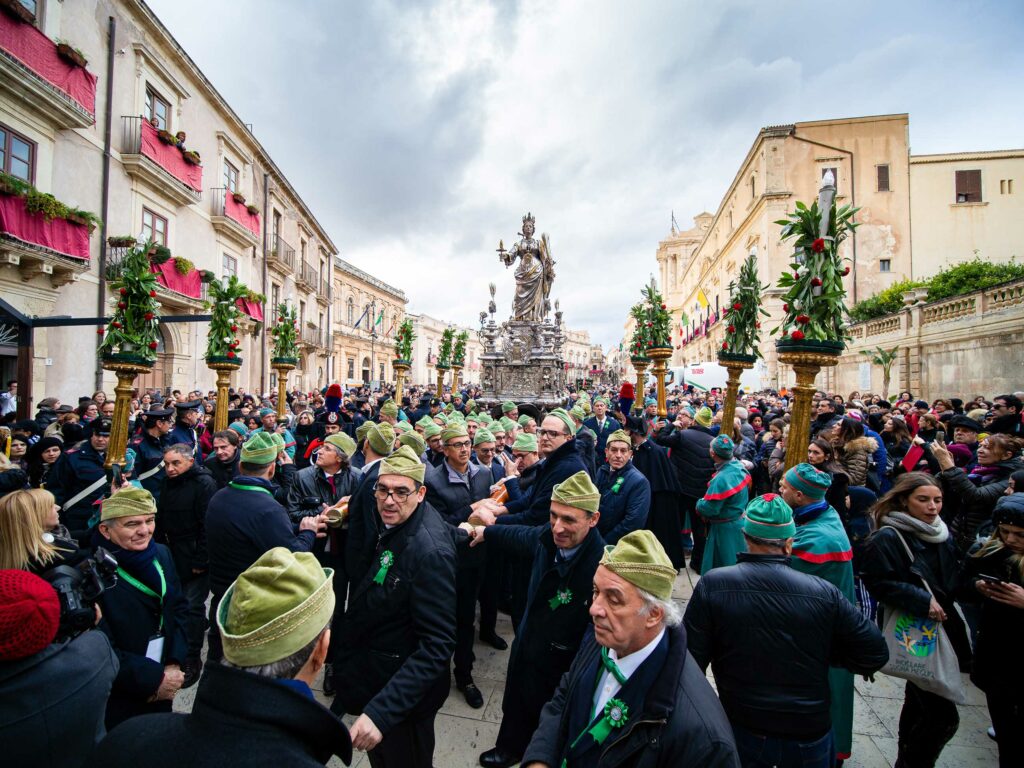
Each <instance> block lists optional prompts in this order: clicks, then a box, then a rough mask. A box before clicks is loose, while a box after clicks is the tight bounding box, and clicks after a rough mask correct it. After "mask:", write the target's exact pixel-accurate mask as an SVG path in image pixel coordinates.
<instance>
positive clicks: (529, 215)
mask: <svg viewBox="0 0 1024 768" xmlns="http://www.w3.org/2000/svg"><path fill="white" fill-rule="evenodd" d="M526 222H530V223H531V224H536V223H537V220H536V219H535V218H533V214H532V213H529V212H527V214H526V215H525V216H523V224H526Z"/></svg>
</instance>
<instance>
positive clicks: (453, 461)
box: [424, 423, 497, 709]
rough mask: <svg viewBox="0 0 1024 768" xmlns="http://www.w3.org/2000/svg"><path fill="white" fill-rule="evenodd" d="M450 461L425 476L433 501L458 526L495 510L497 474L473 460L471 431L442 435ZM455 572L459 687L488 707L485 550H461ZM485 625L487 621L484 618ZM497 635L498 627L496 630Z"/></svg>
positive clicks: (454, 427)
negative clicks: (481, 655)
mask: <svg viewBox="0 0 1024 768" xmlns="http://www.w3.org/2000/svg"><path fill="white" fill-rule="evenodd" d="M441 441H442V443H443V444H444V453H445V460H444V463H443V464H441V466H439V467H430V468H429V469H428V470H427V471H426V473H425V475H424V484H425V485H426V487H427V497H426V498H427V503H428V504H430V506H432V507H433V508H434V509H436V510H437V512H438V514H440V515H441V517H442V518H443V519H444V520H445V522H447V523H448V524H449V525H451V526H453V527H458V526H459V525H460V524H461V523H465V522H468V521H469V518H470V515H472V514H473V513H474V512H476V511H477V510H478V509H483V508H489V509H494V508H495V507H496V506H497V505H496V504H495V503H494V501H492V500H491V498H490V493H491V481H492V476H491V472H490V470H488V469H485V468H484V467H481V466H480V465H479V464H474V463H473V462H471V461H470V460H469V457H470V452H471V451H472V445H471V441H470V438H469V432H468V431H467V430H466V428H465V427H464V426H462V425H461V424H457V423H453V424H451V425H449V426H447V427H445V428H444V431H442V432H441ZM457 554H458V565H457V568H456V571H455V658H454V661H455V687H456V688H458V689H459V691H461V692H462V695H463V696H465V697H466V703H467V704H469V706H471V707H473V709H480V708H481V707H482V706H483V705H484V696H483V694H482V693H481V692H480V689H479V688H477V687H476V684H475V683H474V682H473V662H474V661H475V660H476V657H475V656H474V654H473V628H474V623H475V620H476V599H477V595H478V594H479V592H480V583H481V580H482V577H483V573H484V569H485V567H486V557H487V553H486V551H485V550H484V549H480V548H475V549H473V550H470V548H469V544H468V543H463V544H461V545H460V546H459V548H458V552H457ZM481 624H483V618H481ZM492 631H493V627H492Z"/></svg>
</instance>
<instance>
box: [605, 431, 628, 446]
mask: <svg viewBox="0 0 1024 768" xmlns="http://www.w3.org/2000/svg"><path fill="white" fill-rule="evenodd" d="M612 443H625V444H626V445H627V446H629V447H630V448H632V447H633V441H632V440H631V439H630V437H629V432H627V431H626V430H624V429H616V430H615V431H614V432H612V433H611V434H610V435H608V439H607V440H605V443H604V444H605V445H606V446H608V445H611V444H612Z"/></svg>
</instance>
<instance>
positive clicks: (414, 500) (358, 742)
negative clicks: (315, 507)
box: [331, 425, 468, 768]
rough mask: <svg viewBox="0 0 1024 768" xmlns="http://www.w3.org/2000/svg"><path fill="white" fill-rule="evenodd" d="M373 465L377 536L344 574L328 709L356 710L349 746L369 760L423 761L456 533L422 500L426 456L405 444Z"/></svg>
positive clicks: (441, 695) (440, 668)
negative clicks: (354, 569)
mask: <svg viewBox="0 0 1024 768" xmlns="http://www.w3.org/2000/svg"><path fill="white" fill-rule="evenodd" d="M382 426H383V425H382ZM462 440H465V438H462ZM452 442H459V439H458V438H456V439H455V440H453V441H452ZM467 461H468V458H467ZM374 469H375V470H376V477H375V479H374V481H373V483H372V484H371V486H370V487H371V490H372V496H373V499H374V504H375V508H374V511H373V514H372V526H373V531H374V535H375V541H374V542H372V543H371V546H370V555H371V557H370V559H369V561H366V562H365V565H364V567H363V570H362V572H360V573H358V574H357V575H355V576H354V578H353V581H352V587H351V590H350V593H349V602H348V608H347V611H346V614H345V621H344V622H343V624H342V626H341V629H340V634H341V641H340V643H339V648H340V651H339V654H338V658H337V660H336V662H335V668H334V674H335V680H336V681H337V695H336V696H335V699H334V702H333V703H332V704H331V711H332V712H334V713H335V714H337V715H341V714H343V713H346V712H347V713H349V714H351V715H358V717H357V718H356V720H355V722H354V723H353V724H352V727H351V728H350V729H349V732H350V734H351V737H352V746H353V747H354V748H355V749H357V750H360V751H364V752H368V753H369V755H368V757H369V761H370V765H371V766H373V768H406V766H411V767H412V768H429V766H431V765H433V756H434V720H435V718H436V717H437V711H438V710H439V709H440V708H441V705H442V704H443V703H444V701H445V699H446V698H447V697H448V690H449V685H450V683H449V671H448V660H449V659H450V658H451V655H452V651H453V650H454V649H455V602H456V597H455V593H456V587H455V582H456V576H455V567H456V554H455V538H456V537H455V536H453V535H452V530H451V527H450V526H449V525H448V524H447V523H445V521H444V520H443V519H442V518H441V516H440V515H439V514H438V513H437V511H436V510H435V509H434V508H433V507H432V506H431V505H430V504H425V503H424V500H425V497H426V493H427V491H426V488H425V487H424V485H423V481H424V476H425V473H426V466H425V465H424V464H423V463H422V462H420V459H419V457H418V456H417V455H416V453H415V451H414V450H413V449H412V448H410V447H409V446H406V445H403V446H402V447H401V448H399V449H398V450H397V451H395V452H394V453H393V454H391V455H390V456H388V457H387V458H384V459H382V460H381V461H380V462H379V464H378V465H377V466H375V467H374ZM462 538H465V537H464V536H462ZM350 540H351V539H350Z"/></svg>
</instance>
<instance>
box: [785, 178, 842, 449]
mask: <svg viewBox="0 0 1024 768" xmlns="http://www.w3.org/2000/svg"><path fill="white" fill-rule="evenodd" d="M835 196H836V188H835V179H834V178H833V176H832V173H831V172H828V173H826V174H825V177H824V178H823V179H822V183H821V188H820V190H819V192H818V199H817V200H816V201H815V202H814V203H812V204H811V205H810V207H808V206H807V205H805V204H804V203H801V202H797V204H796V211H795V212H793V213H791V214H789V215H788V216H787V217H786V218H785V219H781V220H779V221H777V222H775V223H776V224H779V225H780V226H781V227H782V233H781V239H782V240H783V241H786V240H789V241H791V242H792V243H793V246H794V250H793V261H792V263H791V264H790V265H789V268H790V269H789V271H788V272H784V273H783V274H782V275H781V276H780V277H779V280H778V282H777V283H776V285H777V286H778V287H779V288H781V289H782V290H783V292H784V293H783V297H782V298H783V302H784V303H783V305H782V311H783V312H784V313H785V314H784V316H783V318H782V322H781V323H780V324H779V325H778V326H777V327H776V328H773V329H772V334H773V335H774V334H776V333H780V334H781V337H780V339H779V340H778V341H777V342H776V343H775V348H776V351H777V352H778V358H779V362H781V363H786V364H787V365H791V366H792V367H793V371H794V373H795V374H796V385H795V386H794V387H793V390H794V399H793V411H792V419H791V421H790V427H789V438H788V439H787V444H788V448H787V450H786V465H785V468H786V469H789V468H790V467H794V466H796V465H797V464H799V463H800V462H801V461H802V460H803V457H804V452H805V449H806V447H807V443H808V441H809V437H810V431H811V419H812V418H813V414H812V413H811V403H812V401H813V399H814V391H815V384H814V380H815V378H817V375H818V373H819V372H820V371H821V368H822V366H826V365H828V366H832V365H836V364H837V363H838V362H839V356H840V355H841V354H842V352H843V349H844V348H845V346H846V344H845V342H846V339H848V338H849V334H848V333H847V330H846V326H847V318H848V312H847V309H846V288H845V287H844V286H843V278H844V277H845V276H846V275H848V274H849V273H850V268H849V267H848V266H846V265H845V264H844V262H845V261H846V259H844V258H842V257H841V256H840V255H839V246H840V245H841V244H842V242H843V241H844V240H845V239H846V238H847V237H849V236H850V234H851V233H852V232H853V231H854V230H855V229H856V227H857V224H856V223H855V222H854V221H853V216H854V214H856V213H857V211H858V210H859V209H857V208H854V207H853V206H851V205H844V206H841V207H838V208H837V207H836V203H835Z"/></svg>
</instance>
